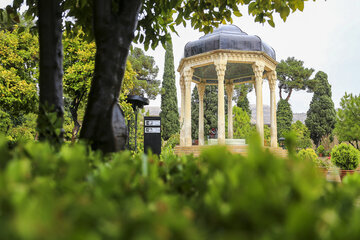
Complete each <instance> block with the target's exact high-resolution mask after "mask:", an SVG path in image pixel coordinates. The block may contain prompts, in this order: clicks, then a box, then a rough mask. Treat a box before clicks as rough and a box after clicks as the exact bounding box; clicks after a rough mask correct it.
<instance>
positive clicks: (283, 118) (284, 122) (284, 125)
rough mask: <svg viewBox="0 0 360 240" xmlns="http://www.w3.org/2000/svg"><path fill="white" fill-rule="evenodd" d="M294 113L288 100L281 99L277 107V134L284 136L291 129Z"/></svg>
mask: <svg viewBox="0 0 360 240" xmlns="http://www.w3.org/2000/svg"><path fill="white" fill-rule="evenodd" d="M292 119H293V113H292V110H291V105H290V103H289V102H288V101H286V100H284V99H280V101H279V102H278V104H277V108H276V121H277V135H278V138H280V137H284V135H285V134H286V133H288V132H289V131H290V128H291V122H292Z"/></svg>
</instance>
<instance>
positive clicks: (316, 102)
mask: <svg viewBox="0 0 360 240" xmlns="http://www.w3.org/2000/svg"><path fill="white" fill-rule="evenodd" d="M314 82H315V83H316V85H315V88H314V95H313V97H312V100H311V103H310V108H309V110H308V112H307V114H306V120H305V124H306V127H307V128H308V129H309V130H310V137H311V139H312V140H313V141H314V143H315V144H316V146H318V145H319V143H320V140H321V138H322V137H323V136H327V135H330V134H331V133H332V130H333V129H334V127H335V123H336V112H335V108H334V102H333V101H332V99H331V85H330V84H329V82H328V80H327V74H326V73H324V72H321V71H319V72H318V73H316V75H315V78H314Z"/></svg>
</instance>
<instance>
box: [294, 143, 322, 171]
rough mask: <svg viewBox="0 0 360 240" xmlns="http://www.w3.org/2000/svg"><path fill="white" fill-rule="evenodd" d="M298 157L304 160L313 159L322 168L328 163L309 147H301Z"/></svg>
mask: <svg viewBox="0 0 360 240" xmlns="http://www.w3.org/2000/svg"><path fill="white" fill-rule="evenodd" d="M297 156H298V158H299V159H301V160H304V161H311V162H312V163H314V164H315V166H316V167H320V168H327V167H328V165H327V164H326V162H323V161H321V160H320V159H319V158H318V156H317V155H316V153H315V151H314V149H312V148H307V149H301V150H300V151H299V152H298V154H297Z"/></svg>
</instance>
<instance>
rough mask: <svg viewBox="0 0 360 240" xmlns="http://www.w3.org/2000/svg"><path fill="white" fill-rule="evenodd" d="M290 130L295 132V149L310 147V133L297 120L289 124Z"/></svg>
mask: <svg viewBox="0 0 360 240" xmlns="http://www.w3.org/2000/svg"><path fill="white" fill-rule="evenodd" d="M290 130H291V131H293V132H295V134H296V148H297V149H304V148H310V147H312V142H311V139H310V131H309V129H308V128H307V127H306V126H305V125H304V124H303V123H302V122H301V121H299V120H298V121H296V122H295V123H293V124H291V128H290Z"/></svg>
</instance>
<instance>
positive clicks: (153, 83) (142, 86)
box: [128, 47, 160, 100]
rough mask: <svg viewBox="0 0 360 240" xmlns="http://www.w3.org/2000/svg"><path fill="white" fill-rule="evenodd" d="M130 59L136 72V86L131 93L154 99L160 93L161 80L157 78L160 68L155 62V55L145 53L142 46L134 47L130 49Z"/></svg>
mask: <svg viewBox="0 0 360 240" xmlns="http://www.w3.org/2000/svg"><path fill="white" fill-rule="evenodd" d="M128 60H129V61H130V63H131V66H132V68H133V69H134V71H135V72H136V79H135V80H134V88H133V89H131V91H130V94H131V95H140V96H143V97H145V95H146V97H147V98H149V99H152V100H154V99H155V98H156V96H157V95H158V94H159V93H160V81H159V80H157V79H156V76H157V74H158V72H159V68H158V67H157V66H156V64H155V60H154V57H152V56H148V55H145V53H144V51H143V50H142V49H141V48H137V47H136V48H134V49H132V50H131V51H130V54H129V57H128Z"/></svg>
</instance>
